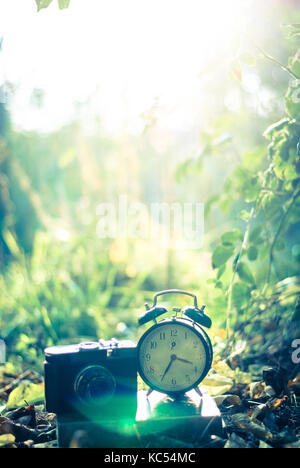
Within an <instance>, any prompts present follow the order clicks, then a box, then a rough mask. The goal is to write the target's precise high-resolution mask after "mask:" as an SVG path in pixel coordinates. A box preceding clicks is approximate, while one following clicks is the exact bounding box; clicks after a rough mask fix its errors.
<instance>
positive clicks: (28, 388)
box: [6, 380, 44, 409]
mask: <svg viewBox="0 0 300 468" xmlns="http://www.w3.org/2000/svg"><path fill="white" fill-rule="evenodd" d="M43 401H44V385H43V384H34V383H32V382H30V381H28V380H24V381H23V382H21V383H20V384H19V385H18V386H17V387H16V388H15V389H14V390H13V391H12V392H11V393H10V394H9V398H8V402H7V405H6V408H7V409H12V408H18V407H19V406H24V405H25V404H26V403H28V404H29V405H30V404H35V403H39V402H43ZM25 402H26V403H25Z"/></svg>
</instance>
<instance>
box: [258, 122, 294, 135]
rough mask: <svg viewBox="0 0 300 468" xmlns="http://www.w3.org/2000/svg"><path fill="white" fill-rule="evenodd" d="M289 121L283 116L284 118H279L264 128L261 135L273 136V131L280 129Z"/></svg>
mask: <svg viewBox="0 0 300 468" xmlns="http://www.w3.org/2000/svg"><path fill="white" fill-rule="evenodd" d="M289 121H290V119H288V118H284V119H281V120H279V122H276V123H274V124H272V125H270V126H269V127H268V128H267V129H266V130H265V132H264V133H263V136H264V137H265V138H269V139H271V138H272V136H273V133H274V132H275V131H279V130H282V129H283V128H284V127H285V126H286V125H287V124H288V123H289Z"/></svg>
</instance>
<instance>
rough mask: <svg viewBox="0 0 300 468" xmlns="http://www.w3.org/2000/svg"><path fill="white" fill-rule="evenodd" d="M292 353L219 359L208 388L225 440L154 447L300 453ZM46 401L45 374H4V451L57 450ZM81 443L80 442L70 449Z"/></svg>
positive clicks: (160, 440)
mask: <svg viewBox="0 0 300 468" xmlns="http://www.w3.org/2000/svg"><path fill="white" fill-rule="evenodd" d="M267 349H270V353H271V352H273V351H274V350H272V349H271V348H270V347H269V348H267ZM245 353H246V354H245ZM287 353H290V351H289V350H288V349H287V348H285V347H282V348H281V349H279V350H278V349H277V350H276V353H275V354H272V356H271V355H270V354H269V355H268V352H264V353H254V354H253V353H252V355H251V353H249V350H247V348H246V349H244V350H243V352H241V351H236V352H234V353H232V354H231V355H229V356H227V357H226V358H225V359H224V358H223V359H221V358H220V357H219V358H217V359H216V360H215V361H214V364H213V367H212V370H211V372H210V373H209V375H208V377H206V379H205V380H204V381H203V386H204V387H205V388H206V389H207V390H208V392H209V393H210V395H211V396H212V397H213V398H214V400H215V402H216V404H217V406H218V408H219V410H220V412H221V415H222V418H223V421H224V423H225V430H224V433H223V435H222V436H220V435H218V436H216V435H210V436H209V437H208V438H207V437H206V438H205V439H203V440H202V439H201V440H199V441H197V442H194V443H193V444H186V443H185V442H184V441H179V440H174V439H171V438H166V437H160V436H159V435H157V437H156V439H155V441H154V445H153V446H154V447H160V448H166V447H189V448H190V447H211V448H277V447H284V448H294V447H295V448H300V365H299V364H296V365H295V364H292V363H291V362H290V360H289V357H290V356H289V357H288V356H287ZM270 362H276V365H272V366H270V365H269V364H270ZM287 362H288V363H289V364H288V365H286V363H287ZM284 364H285V365H284ZM43 400H44V384H43V377H42V376H41V375H40V374H39V373H37V372H36V371H34V370H26V371H25V372H23V373H22V374H19V375H17V374H13V373H9V372H8V371H5V368H3V369H2V371H1V370H0V447H7V448H45V447H47V448H48V447H57V433H56V417H55V415H54V414H51V413H47V412H46V411H45V409H44V404H43ZM1 405H2V406H1ZM80 444H81V441H80V439H76V438H75V439H74V440H72V441H71V443H70V446H71V447H78V446H79V447H80ZM137 446H138V445H137Z"/></svg>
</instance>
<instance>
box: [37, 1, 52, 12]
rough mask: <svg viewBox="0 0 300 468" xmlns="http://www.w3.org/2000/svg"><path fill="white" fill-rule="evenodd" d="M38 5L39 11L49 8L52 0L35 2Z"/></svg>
mask: <svg viewBox="0 0 300 468" xmlns="http://www.w3.org/2000/svg"><path fill="white" fill-rule="evenodd" d="M35 2H36V4H37V9H38V11H40V10H42V8H47V7H48V6H49V5H50V3H51V2H52V0H35Z"/></svg>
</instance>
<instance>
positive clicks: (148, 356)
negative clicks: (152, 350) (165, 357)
mask: <svg viewBox="0 0 300 468" xmlns="http://www.w3.org/2000/svg"><path fill="white" fill-rule="evenodd" d="M145 358H146V361H150V359H151V354H149V353H147V354H146V355H145Z"/></svg>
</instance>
